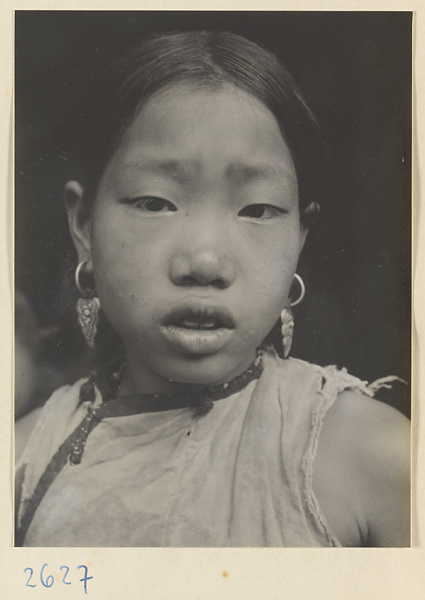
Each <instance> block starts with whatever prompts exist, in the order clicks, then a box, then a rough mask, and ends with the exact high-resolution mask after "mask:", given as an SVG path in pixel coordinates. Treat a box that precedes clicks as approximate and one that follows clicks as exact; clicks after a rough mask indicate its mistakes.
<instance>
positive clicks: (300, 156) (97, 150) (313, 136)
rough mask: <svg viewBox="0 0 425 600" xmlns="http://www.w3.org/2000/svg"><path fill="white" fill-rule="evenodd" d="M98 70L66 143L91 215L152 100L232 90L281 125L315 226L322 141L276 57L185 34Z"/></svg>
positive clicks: (208, 35) (305, 214) (303, 204)
mask: <svg viewBox="0 0 425 600" xmlns="http://www.w3.org/2000/svg"><path fill="white" fill-rule="evenodd" d="M98 67H99V69H98V70H100V72H101V73H102V77H101V79H100V80H99V79H95V78H94V77H93V76H92V75H91V76H90V77H88V78H87V80H88V81H89V83H90V86H89V87H91V89H88V90H87V89H86V90H85V91H82V90H81V88H80V89H79V90H78V97H79V100H78V102H77V103H76V112H74V114H73V115H72V116H71V118H70V119H67V120H66V123H67V124H68V125H69V126H70V131H68V135H66V136H65V137H66V138H68V141H69V140H72V141H71V144H69V145H68V148H67V149H66V150H65V155H66V156H67V158H68V160H69V161H70V162H71V164H73V165H74V167H75V166H77V167H78V170H77V177H79V178H80V179H81V180H82V182H83V184H84V185H85V202H86V209H87V210H86V213H87V214H89V213H90V209H91V205H92V202H93V198H94V196H95V193H96V189H97V185H98V182H99V179H100V177H101V175H102V173H103V171H104V169H105V167H106V165H107V163H108V161H109V159H110V158H111V156H112V154H113V153H114V150H115V149H116V148H117V146H118V145H119V142H120V140H121V137H122V135H123V133H124V132H125V130H126V128H127V127H128V126H129V125H130V124H131V122H132V121H133V119H134V118H135V116H136V115H137V113H138V112H139V111H140V109H141V108H142V106H143V105H144V103H145V102H146V101H147V100H148V99H149V98H151V97H152V96H153V95H154V94H155V93H157V92H159V91H161V90H165V89H167V88H170V87H173V86H176V85H185V84H192V85H196V86H201V87H206V88H211V89H217V88H219V87H220V86H221V85H224V84H232V85H235V86H237V87H239V88H240V89H242V90H244V91H246V92H248V93H250V94H252V95H253V96H255V97H256V98H257V99H258V100H260V101H261V102H263V103H264V104H265V105H266V106H267V107H268V108H269V110H270V111H271V112H272V113H273V114H274V116H275V117H276V119H277V121H278V123H279V126H280V128H281V131H282V135H283V137H284V139H285V141H286V143H287V144H288V147H289V149H290V151H291V153H292V158H293V160H294V164H295V169H296V172H297V177H298V185H299V196H300V214H301V220H302V222H303V224H304V225H306V226H309V225H311V224H312V221H313V219H314V216H315V214H316V213H317V212H318V208H319V198H320V194H321V192H320V188H321V184H320V180H321V179H323V177H322V171H323V169H322V168H321V162H320V161H321V159H322V155H323V144H322V137H321V135H320V131H319V128H318V125H317V123H316V121H315V119H314V116H313V114H312V112H311V111H310V109H309V107H308V106H307V104H306V102H305V101H304V99H303V97H302V95H301V93H300V91H299V90H298V88H297V86H296V85H295V83H294V81H293V79H292V77H291V75H290V74H289V73H288V70H287V69H286V67H285V66H284V64H283V63H282V62H281V61H280V60H279V59H278V58H277V57H276V56H275V55H274V54H273V53H272V52H270V51H268V50H266V49H264V48H262V47H261V46H259V45H258V44H256V43H254V42H251V41H249V40H247V39H246V38H244V37H241V36H239V35H236V34H233V33H228V32H205V31H195V32H193V31H191V32H184V33H179V32H178V33H167V34H160V35H155V36H150V37H149V38H147V39H144V40H143V41H142V42H139V43H138V44H136V45H135V46H134V47H132V48H131V49H130V50H129V51H128V52H127V53H125V54H123V56H122V57H120V58H119V59H118V60H114V61H113V62H112V63H111V64H109V65H107V66H106V67H102V66H101V65H98ZM87 97H88V98H89V100H87ZM73 176H75V175H74V174H73Z"/></svg>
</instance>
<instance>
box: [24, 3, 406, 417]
mask: <svg viewBox="0 0 425 600" xmlns="http://www.w3.org/2000/svg"><path fill="white" fill-rule="evenodd" d="M411 19H412V16H411V13H407V12H370V13H365V12H332V13H330V12H269V11H267V12H251V11H246V12H242V11H237V12H233V11H230V12H228V11H226V12H209V11H208V12H201V11H197V12H174V11H173V12H162V11H161V12H160V11H153V12H149V11H148V12H133V11H128V12H127V11H118V12H109V11H107V12H98V11H88V12H83V11H18V12H17V13H16V54H15V60H16V80H15V81H16V221H15V227H16V231H15V236H16V237H15V239H16V244H15V247H16V255H15V258H16V270H15V274H16V285H17V287H18V288H19V289H20V290H22V291H23V292H24V293H25V294H26V295H27V297H28V298H29V299H30V300H31V302H32V304H33V306H34V309H35V312H36V316H37V319H38V321H39V323H40V326H42V327H48V326H54V328H55V331H56V333H55V335H54V336H53V338H52V339H51V340H50V346H49V345H48V347H47V351H46V352H47V358H48V360H50V361H51V362H52V363H54V364H56V365H57V366H58V368H61V365H65V364H66V363H67V362H70V361H71V362H72V361H77V362H78V361H79V362H80V370H84V365H83V366H82V369H81V364H82V362H83V358H81V357H82V356H83V352H84V357H85V358H84V360H86V357H87V352H86V351H85V350H84V347H83V344H82V342H81V339H80V337H79V335H78V331H76V328H75V323H74V324H71V323H70V321H69V318H68V317H67V315H65V316H64V311H63V309H62V308H61V302H60V294H59V289H60V284H61V280H62V278H63V273H64V270H65V268H66V265H67V264H70V263H72V262H73V261H74V264H75V257H74V255H73V250H72V247H71V244H70V240H69V236H68V233H67V224H66V219H65V211H64V209H63V206H62V202H61V189H62V187H63V184H64V182H65V181H64V176H65V172H64V165H63V162H64V161H63V159H62V158H61V157H60V156H58V153H57V149H56V148H55V146H54V144H53V142H52V141H51V140H52V139H53V138H52V136H51V132H52V130H54V128H55V123H56V121H57V120H58V119H60V118H61V115H62V111H63V107H64V106H65V105H66V104H67V103H68V102H69V97H70V96H71V95H72V94H73V93H74V94H75V89H76V88H75V86H76V85H77V86H78V85H79V83H78V82H81V80H82V78H83V79H84V77H87V76H88V75H87V72H89V69H87V67H88V66H89V67H90V65H91V64H93V62H94V61H95V59H96V57H97V56H98V53H102V52H104V51H108V52H111V51H112V53H113V51H114V48H116V49H117V51H118V50H119V48H121V47H122V46H123V45H124V44H125V43H126V41H127V40H128V39H129V38H131V37H134V35H137V34H138V33H143V32H151V31H154V32H162V31H170V30H180V29H225V30H229V31H234V32H236V33H240V34H242V35H246V36H247V37H249V38H251V39H252V40H254V41H257V42H259V43H261V44H263V45H265V46H267V47H269V48H271V49H272V50H274V51H275V52H277V53H278V54H279V55H280V57H281V58H282V59H283V61H284V62H285V63H286V65H287V66H288V68H289V70H290V71H291V72H292V74H293V76H294V78H295V80H296V81H297V83H298V85H299V86H300V88H301V89H302V91H303V92H304V95H305V97H306V99H307V101H308V103H309V104H310V106H311V108H312V109H313V112H314V113H315V115H316V117H317V119H318V122H319V124H320V126H321V128H322V130H323V134H324V137H325V140H326V142H327V144H328V146H329V148H330V151H329V152H330V156H329V166H330V169H329V186H328V187H327V189H326V191H325V194H324V198H323V204H324V208H325V210H324V214H322V218H323V220H322V223H321V224H320V225H319V226H318V228H317V230H316V232H312V233H311V235H310V236H309V237H310V239H309V242H308V246H307V248H306V250H305V253H304V256H303V257H302V260H301V264H300V268H299V273H300V274H301V275H302V276H303V278H304V279H305V281H306V284H307V296H306V299H305V300H304V301H303V303H302V304H301V305H300V306H299V307H297V309H296V312H295V319H296V324H295V338H294V345H293V352H292V355H294V356H298V357H301V358H303V359H305V360H309V361H312V362H316V363H318V364H329V363H333V364H337V365H339V366H345V367H347V368H348V370H349V371H350V372H351V373H352V374H354V375H357V376H359V377H360V378H362V379H367V380H373V379H376V378H378V377H383V376H386V375H389V374H397V375H399V376H401V377H403V378H405V379H407V380H408V379H409V378H410V217H411V213H410V211H411V202H410V169H411V156H410V146H411ZM81 89H83V87H82V88H81ZM77 94H78V89H77ZM325 196H326V197H325ZM89 362H90V357H89V359H88V360H87V364H88V363H89ZM384 399H385V400H386V401H387V402H389V403H391V404H393V405H395V406H397V408H399V409H400V410H402V411H403V412H404V413H405V414H408V412H409V394H408V392H407V391H404V392H403V391H402V392H400V389H398V390H397V392H396V393H395V395H391V393H390V392H389V393H388V395H387V397H386V398H384Z"/></svg>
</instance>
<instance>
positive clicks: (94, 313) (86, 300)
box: [75, 260, 100, 348]
mask: <svg viewBox="0 0 425 600" xmlns="http://www.w3.org/2000/svg"><path fill="white" fill-rule="evenodd" d="M86 264H87V261H85V260H83V261H81V262H80V263H79V264H78V266H77V268H76V270H75V285H76V286H77V288H78V291H79V292H80V294H81V295H82V296H84V297H83V298H78V300H77V305H76V309H77V315H78V324H79V325H80V328H81V331H82V333H83V336H84V338H85V340H86V343H87V346H89V347H90V348H94V340H95V337H96V333H97V324H98V322H99V310H100V301H99V298H98V297H97V296H95V295H94V292H93V291H92V290H88V289H87V290H85V289H83V288H82V287H81V284H80V273H81V270H82V269H83V267H84V265H86Z"/></svg>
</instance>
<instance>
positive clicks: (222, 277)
mask: <svg viewBox="0 0 425 600" xmlns="http://www.w3.org/2000/svg"><path fill="white" fill-rule="evenodd" d="M170 276H171V279H172V281H173V282H174V283H175V284H176V285H182V286H186V287H193V286H203V287H207V286H213V287H216V288H219V289H225V288H227V287H229V286H230V285H231V284H232V283H233V281H234V279H235V268H234V265H233V264H232V262H231V261H230V259H229V258H228V257H227V256H226V255H225V254H222V253H221V252H219V250H218V249H213V248H199V249H198V250H195V249H193V250H191V251H184V252H181V253H177V254H175V255H174V256H173V258H172V260H171V268H170Z"/></svg>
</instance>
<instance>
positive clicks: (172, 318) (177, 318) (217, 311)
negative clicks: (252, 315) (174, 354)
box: [164, 300, 235, 331]
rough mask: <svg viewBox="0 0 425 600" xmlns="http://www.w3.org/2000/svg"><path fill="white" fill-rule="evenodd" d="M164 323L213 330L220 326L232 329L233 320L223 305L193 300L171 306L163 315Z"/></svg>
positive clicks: (200, 329) (220, 327) (233, 325)
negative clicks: (169, 310)
mask: <svg viewBox="0 0 425 600" xmlns="http://www.w3.org/2000/svg"><path fill="white" fill-rule="evenodd" d="M164 325H173V326H174V327H181V328H184V329H195V330H199V331H213V330H215V329H222V328H226V329H234V327H235V321H234V319H233V317H232V315H231V313H230V312H229V311H228V310H227V309H226V308H225V307H223V306H218V305H213V304H211V303H206V302H205V301H202V300H195V301H192V302H188V303H185V304H183V305H181V306H177V307H175V308H173V309H172V310H171V312H170V313H169V314H168V315H167V316H166V317H165V319H164Z"/></svg>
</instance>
